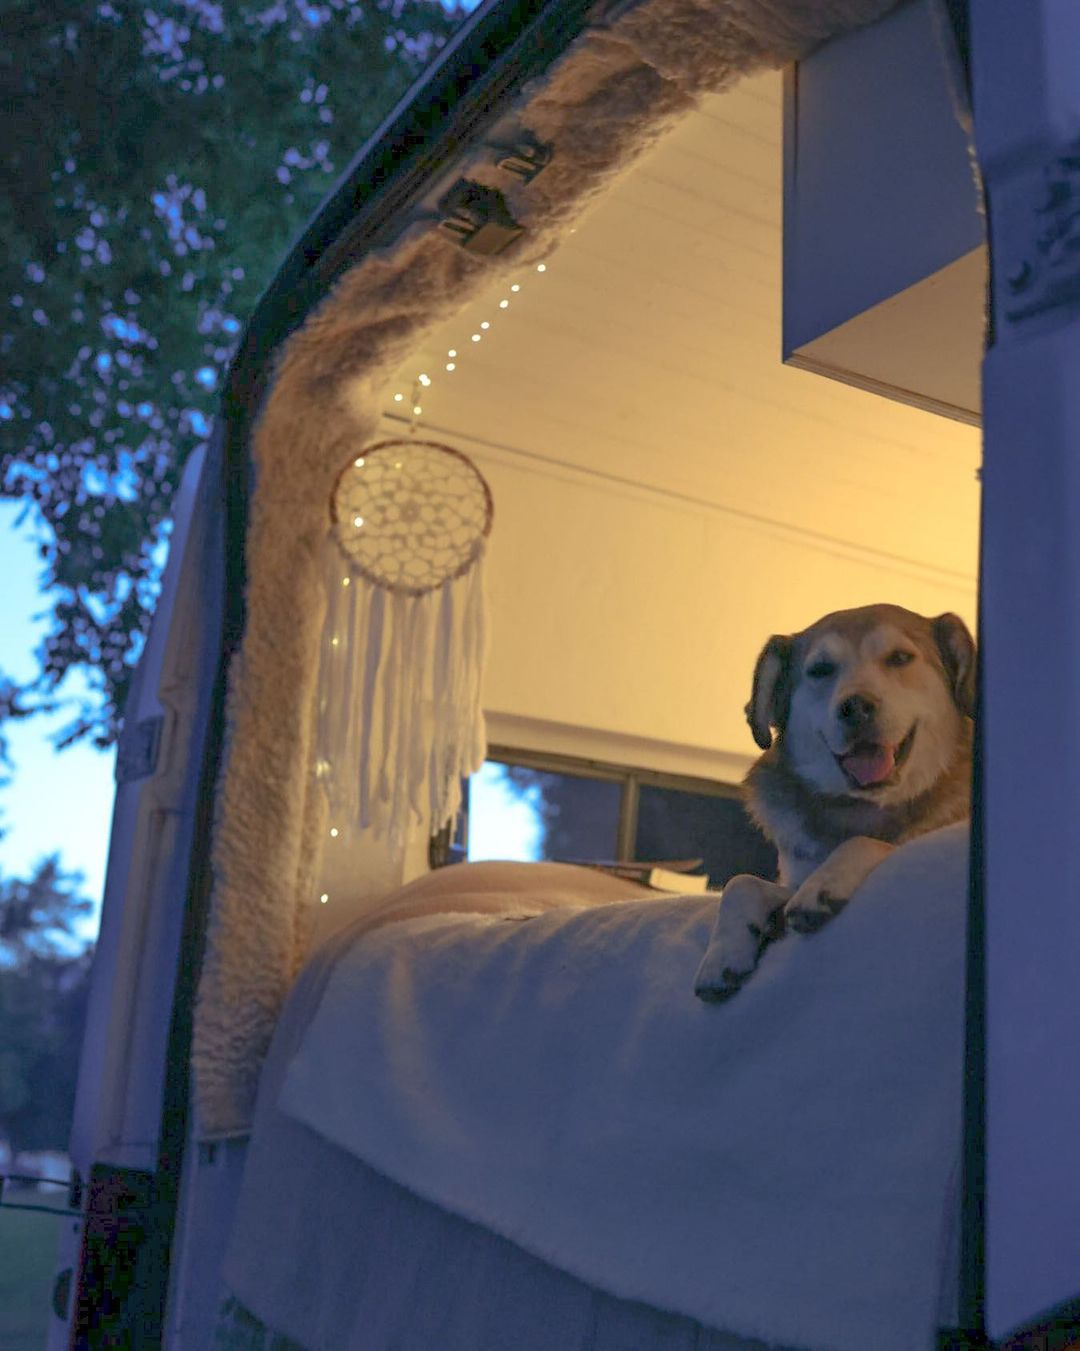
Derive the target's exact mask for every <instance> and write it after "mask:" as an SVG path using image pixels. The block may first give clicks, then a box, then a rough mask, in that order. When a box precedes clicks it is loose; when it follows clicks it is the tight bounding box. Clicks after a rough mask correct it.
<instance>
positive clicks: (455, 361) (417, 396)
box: [394, 263, 548, 426]
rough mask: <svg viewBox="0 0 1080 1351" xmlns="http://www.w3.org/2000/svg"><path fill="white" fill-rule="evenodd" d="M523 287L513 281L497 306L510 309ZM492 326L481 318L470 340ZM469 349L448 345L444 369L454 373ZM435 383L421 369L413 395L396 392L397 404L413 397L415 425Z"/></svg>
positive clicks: (541, 266) (539, 266) (542, 268)
mask: <svg viewBox="0 0 1080 1351" xmlns="http://www.w3.org/2000/svg"><path fill="white" fill-rule="evenodd" d="M547 270H548V269H547V263H537V264H536V268H535V271H536V272H537V273H540V274H541V275H542V274H543V273H545V272H546V271H547ZM521 289H522V283H521V282H519V281H515V282H512V283H511V284H510V286H509V287H508V292H509V294H507V295H504V296H503V297H502V298H501V299H500V300H499V301H498V305H497V308H498V309H499V310H500V311H503V312H505V311H506V310H508V309H509V308H510V306H511V304H512V303H513V301H514V299H515V298H516V297H517V296H518V295H519V294H520V292H521ZM491 327H492V320H491V319H481V320H480V322H479V323H478V324H477V325H476V328H475V329H474V330H473V332H472V333H470V334H469V342H470V343H480V342H483V341H484V339H485V338H486V337H488V336H489V335H490V332H491ZM469 350H470V348H467V347H466V346H465V345H464V344H462V345H461V346H460V347H448V348H447V349H446V357H445V360H444V361H443V371H444V372H445V373H446V374H447V375H452V374H453V373H454V371H456V370H457V369H458V366H459V365H460V364H461V361H462V359H463V354H464V353H466V352H468V351H469ZM433 383H434V381H433V380H432V377H431V375H430V373H429V372H428V371H426V370H425V371H420V372H419V373H418V374H417V376H416V378H415V380H414V381H413V384H412V392H411V395H410V394H406V393H405V391H403V390H400V389H399V390H398V391H397V392H396V393H395V394H394V403H397V404H401V403H406V402H407V400H408V399H410V398H411V400H412V402H411V404H410V405H409V407H410V410H411V413H412V421H413V424H414V426H415V422H416V419H417V418H419V417H421V416H422V415H423V412H424V406H423V402H422V400H423V398H424V392H425V391H426V390H428V389H430V388H431V386H432V384H433Z"/></svg>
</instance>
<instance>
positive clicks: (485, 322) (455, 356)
mask: <svg viewBox="0 0 1080 1351" xmlns="http://www.w3.org/2000/svg"><path fill="white" fill-rule="evenodd" d="M547 270H548V265H547V263H537V264H536V265H535V268H534V274H535V275H539V276H543V274H544V273H545V272H547ZM523 287H524V282H523V281H513V282H511V283H510V284H509V286H508V287H507V289H506V294H504V295H503V296H501V297H500V299H499V300H498V301H497V302H496V314H495V315H494V316H493V318H492V319H481V320H480V321H479V322H478V323H477V324H476V326H475V328H474V329H473V330H472V332H471V333H470V334H469V335H468V340H467V343H466V342H462V343H459V344H458V345H457V346H454V347H448V348H447V349H446V354H445V357H444V359H443V361H442V367H443V374H445V375H453V374H454V372H455V371H457V370H458V369H459V367H460V366H461V363H462V360H463V358H464V356H465V355H467V354H468V352H469V351H471V350H472V348H473V347H474V346H475V345H477V344H479V343H481V342H483V341H484V339H485V338H487V337H489V336H490V335H491V331H492V328H493V324H494V319H495V318H497V317H498V316H499V315H501V314H505V313H506V311H507V310H509V309H510V308H511V306H512V305H513V303H514V302H515V300H516V299H517V298H518V297H519V296H520V295H521V292H522V290H523ZM434 383H435V382H434V379H433V377H432V375H431V372H430V369H427V370H422V371H419V372H417V374H416V376H415V378H414V379H413V382H412V389H411V391H410V392H408V393H407V392H406V391H405V390H403V389H398V390H397V391H395V393H394V395H393V402H394V403H395V404H406V403H407V406H408V409H409V412H410V414H411V416H410V423H411V430H412V431H415V430H416V426H417V419H419V418H420V417H422V416H423V412H424V404H423V400H424V397H425V394H426V391H427V390H429V389H431V387H432V385H433V384H434ZM355 463H356V464H357V465H358V466H359V465H362V464H363V459H362V458H361V459H358V460H356V461H355ZM354 525H356V526H357V527H359V526H361V525H362V521H360V520H356V521H354ZM341 584H342V586H348V585H349V578H348V577H342V579H341ZM337 641H338V640H337V639H336V638H334V639H332V642H333V643H334V644H335V645H336V644H337ZM329 834H330V838H331V840H337V839H340V838H341V830H340V828H339V827H338V826H333V825H332V826H330V828H329ZM329 900H330V893H329V892H326V891H324V892H321V893H320V895H319V901H320V902H321V903H322V904H323V905H326V904H327V903H328V902H329Z"/></svg>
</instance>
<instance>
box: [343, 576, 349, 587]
mask: <svg viewBox="0 0 1080 1351" xmlns="http://www.w3.org/2000/svg"><path fill="white" fill-rule="evenodd" d="M349 581H350V578H348V577H342V579H341V585H342V586H348V585H349Z"/></svg>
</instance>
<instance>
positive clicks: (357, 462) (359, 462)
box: [353, 455, 364, 469]
mask: <svg viewBox="0 0 1080 1351" xmlns="http://www.w3.org/2000/svg"><path fill="white" fill-rule="evenodd" d="M353 464H355V465H356V467H357V469H363V467H364V457H363V455H361V456H360V458H359V459H356V460H353Z"/></svg>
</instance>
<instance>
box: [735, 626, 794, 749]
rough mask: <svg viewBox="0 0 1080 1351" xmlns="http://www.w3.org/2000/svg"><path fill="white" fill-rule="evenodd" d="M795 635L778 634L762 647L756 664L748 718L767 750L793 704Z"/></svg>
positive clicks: (755, 737) (758, 741) (760, 742)
mask: <svg viewBox="0 0 1080 1351" xmlns="http://www.w3.org/2000/svg"><path fill="white" fill-rule="evenodd" d="M794 647H795V640H794V639H793V638H787V637H784V636H783V635H781V634H774V635H773V636H772V637H771V638H770V639H769V641H768V642H767V643H766V644H765V646H764V647H763V648H762V649H761V653H760V655H759V656H758V659H757V664H756V665H755V667H754V688H753V689H752V690H751V692H750V702H749V703H748V704H747V705H746V721H747V722H748V723H749V724H750V730H751V732H753V734H754V740H755V741H756V742H757V744H758V745H759V746H760V747H761V749H762V750H763V751H767V750H768V749H769V747H770V746H771V745H772V729H773V728H774V727H775V728H777V729H778V730H779V731H781V732H782V731H783V730H784V726H785V724H786V723H787V718H788V708H789V706H790V704H791V654H792V651H793V649H794Z"/></svg>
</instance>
